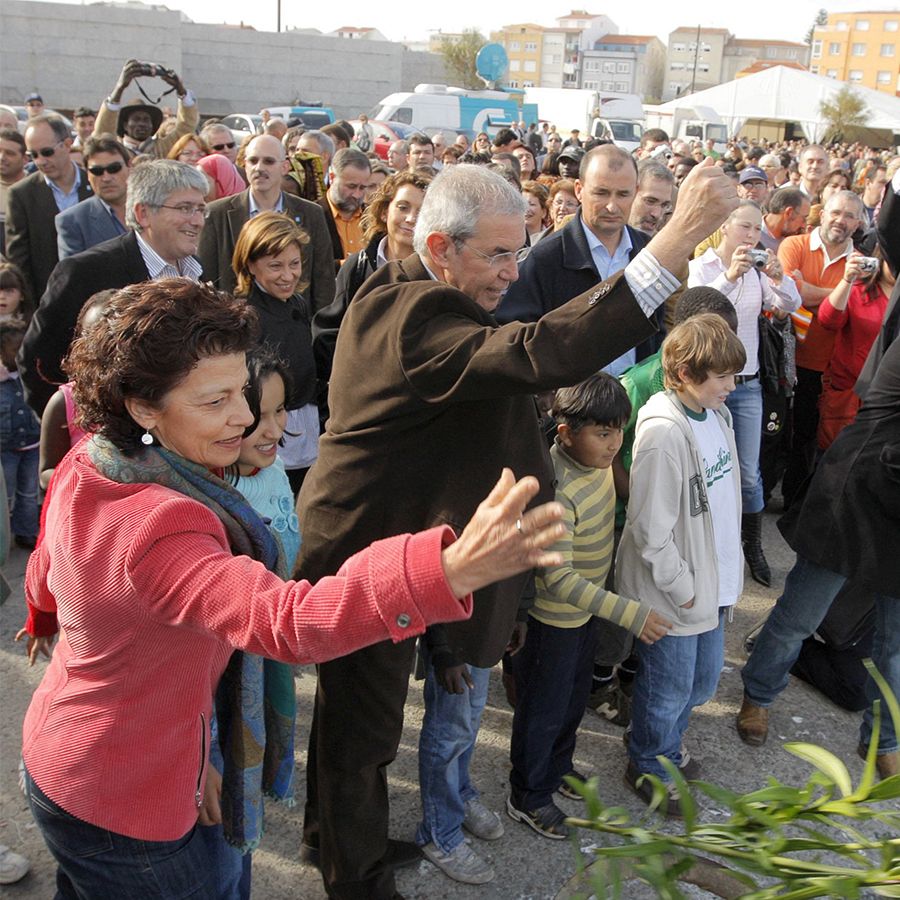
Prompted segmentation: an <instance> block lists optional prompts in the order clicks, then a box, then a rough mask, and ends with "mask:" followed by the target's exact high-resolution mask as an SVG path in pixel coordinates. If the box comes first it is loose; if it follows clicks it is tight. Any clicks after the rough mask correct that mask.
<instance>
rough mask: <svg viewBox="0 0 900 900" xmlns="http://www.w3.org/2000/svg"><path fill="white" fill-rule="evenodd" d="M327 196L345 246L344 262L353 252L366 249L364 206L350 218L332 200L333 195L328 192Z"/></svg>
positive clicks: (342, 244) (332, 215) (342, 243)
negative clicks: (346, 217) (363, 225)
mask: <svg viewBox="0 0 900 900" xmlns="http://www.w3.org/2000/svg"><path fill="white" fill-rule="evenodd" d="M326 196H327V197H328V207H329V209H330V210H331V217H332V218H333V219H334V224H335V226H336V227H337V232H338V234H339V235H340V237H341V246H342V247H343V248H344V256H343V259H342V260H341V262H343V261H344V260H345V259H346V258H347V257H348V256H349V255H350V254H351V253H356V252H357V250H363V249H365V246H366V242H365V240H364V239H363V233H362V226H361V225H360V222H361V221H362V208H359V209H357V210H356V212H355V213H353V215H352V216H351V217H350V218H349V220H348V219H345V218H344V217H343V216H342V215H341V211H340V210H339V209H338V208H337V207H336V206H335V205H334V203H332V202H331V196H330V195H327V194H326Z"/></svg>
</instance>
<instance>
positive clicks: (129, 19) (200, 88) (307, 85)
mask: <svg viewBox="0 0 900 900" xmlns="http://www.w3.org/2000/svg"><path fill="white" fill-rule="evenodd" d="M0 34H2V35H3V52H2V54H0V102H4V103H10V104H21V103H22V100H23V98H24V96H25V95H26V94H28V93H29V92H31V91H33V90H38V91H40V92H41V94H42V96H43V98H44V102H45V103H46V104H47V105H48V106H51V107H55V108H58V109H71V108H73V107H76V106H81V105H88V106H96V105H99V103H100V101H101V100H102V99H103V98H104V97H106V95H107V94H108V93H109V92H110V90H112V87H113V85H114V84H115V81H116V78H117V77H118V74H119V71H120V70H121V67H122V64H123V63H124V61H125V60H126V59H129V58H131V57H134V58H137V59H143V60H147V61H149V62H158V63H162V64H163V65H165V66H169V67H171V68H174V69H175V70H176V71H178V72H179V73H180V74H181V76H182V78H183V79H184V82H185V84H186V85H187V86H188V87H189V88H190V89H191V90H192V91H194V93H195V94H196V96H197V98H198V100H199V103H200V111H201V113H202V114H204V115H213V114H215V115H224V114H225V113H228V112H256V111H257V110H259V108H260V107H261V106H265V105H272V106H275V105H284V104H288V103H291V102H293V101H294V100H295V99H297V98H302V99H304V100H321V101H323V102H324V103H325V104H326V105H327V106H331V107H332V108H333V109H334V111H335V113H336V114H337V115H338V116H339V117H347V118H350V117H355V116H356V115H357V114H358V113H360V112H366V111H368V110H369V109H370V108H371V107H372V106H374V105H375V104H376V103H377V102H378V101H379V100H380V99H381V98H382V97H384V96H385V95H387V94H390V93H392V92H394V91H401V90H412V89H413V88H414V87H415V85H416V84H419V83H420V82H438V83H441V82H445V81H446V75H445V71H444V63H443V59H442V58H441V57H440V56H438V55H437V54H433V53H416V52H414V51H410V50H407V49H406V48H405V47H403V45H402V44H395V43H389V42H382V41H347V40H342V39H341V38H336V37H326V36H324V35H322V36H319V35H310V34H297V33H294V32H282V33H281V34H276V33H274V32H260V31H253V30H250V29H241V28H230V27H226V26H221V25H199V24H194V23H191V22H186V21H182V19H181V14H180V13H179V12H173V11H169V10H160V9H153V8H152V7H145V6H143V5H141V4H133V5H130V6H129V7H127V8H122V7H116V6H107V5H103V4H92V5H90V6H75V5H69V4H63V3H34V2H24V0H2V2H0ZM161 86H162V82H159V81H150V80H147V81H146V82H145V83H144V89H145V90H146V91H147V93H148V94H149V95H150V96H151V98H152V99H156V96H158V90H159V89H160V87H161ZM154 91H157V93H156V94H154ZM136 95H137V90H136V89H134V88H132V89H129V91H127V92H126V95H125V99H126V100H129V99H131V98H132V97H133V96H136ZM168 102H170V100H167V101H164V103H168Z"/></svg>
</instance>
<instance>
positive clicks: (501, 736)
mask: <svg viewBox="0 0 900 900" xmlns="http://www.w3.org/2000/svg"><path fill="white" fill-rule="evenodd" d="M774 522H775V517H774V516H773V515H767V516H766V518H765V531H764V541H765V546H766V551H767V555H768V558H769V562H770V563H771V565H772V569H773V577H774V585H773V587H772V588H771V589H763V588H761V587H760V586H759V585H757V584H755V583H754V582H753V581H751V580H750V579H749V575H748V576H747V584H746V587H745V591H744V595H743V597H742V599H741V601H740V603H739V605H738V607H737V610H736V612H735V616H734V621H733V623H731V624H730V625H729V626H728V631H727V650H726V666H725V669H724V671H723V673H722V681H721V685H720V688H719V692H718V695H717V696H716V698H715V700H714V701H712V702H711V703H709V704H707V705H706V706H704V707H703V708H702V709H700V710H698V711H697V712H696V714H695V715H694V717H693V719H692V722H691V725H690V728H689V730H688V733H687V738H686V743H687V746H688V748H689V750H690V752H691V754H692V755H693V756H695V757H696V758H697V759H698V760H699V761H700V762H701V763H702V766H703V777H704V779H705V780H708V781H712V782H716V783H718V784H721V785H724V786H727V787H728V788H730V789H732V790H736V791H747V790H750V789H752V788H755V787H758V786H761V785H762V784H763V783H764V781H765V779H766V777H767V776H768V775H770V774H771V775H775V776H776V777H778V778H779V779H781V780H782V781H785V782H788V783H794V784H799V783H802V782H805V781H806V779H807V777H808V775H809V767H808V766H807V765H806V764H805V763H803V762H802V761H800V760H799V759H797V758H796V757H794V756H792V755H790V754H789V753H788V752H787V751H785V750H784V749H783V748H782V746H781V745H782V743H783V742H784V741H786V740H809V741H813V742H816V743H820V744H822V745H823V746H825V747H828V748H829V749H831V750H832V751H833V752H835V753H837V754H838V755H839V756H840V757H841V758H843V759H844V760H845V762H846V763H847V765H848V766H849V768H850V772H851V775H852V776H853V778H854V780H856V779H858V777H859V774H860V771H861V768H862V762H861V761H860V760H859V759H858V758H857V756H856V753H855V748H856V743H857V725H858V719H859V717H858V716H856V715H852V714H850V713H847V712H844V711H843V710H841V709H839V708H837V707H835V706H833V705H832V704H831V703H830V702H828V701H827V700H825V699H824V698H823V697H822V696H821V695H819V694H817V693H816V692H814V691H813V690H812V689H810V688H808V687H807V686H806V685H804V684H802V683H801V682H799V681H797V680H796V679H792V680H791V684H790V685H789V687H788V689H787V690H786V691H785V693H784V695H783V696H782V698H781V699H780V700H779V702H778V704H777V705H776V706H775V708H774V710H773V715H772V730H771V734H770V739H769V743H768V744H767V745H766V746H765V747H763V748H760V749H753V748H750V747H747V746H745V745H744V744H743V743H741V741H740V740H739V739H738V737H737V734H736V732H735V729H734V716H735V713H736V712H737V709H738V706H739V703H740V697H741V685H740V678H739V670H740V666H741V665H742V662H743V659H744V654H743V651H742V649H741V644H742V639H743V636H744V634H745V633H746V632H747V631H749V630H750V628H751V627H752V626H753V625H755V624H756V623H757V622H758V621H759V620H760V619H761V618H763V617H764V616H765V614H766V613H767V611H768V609H769V608H770V607H771V605H772V603H773V601H774V600H775V598H776V597H777V596H778V592H779V589H780V588H781V586H782V585H783V584H784V577H785V574H786V573H787V571H788V568H789V567H790V565H791V563H792V561H793V555H792V553H791V552H790V550H789V549H788V548H787V546H786V545H785V544H784V542H783V541H782V539H781V537H780V535H779V534H778V532H777V530H776V528H775V525H774ZM25 563H26V556H25V554H24V553H22V551H16V550H14V551H13V554H12V557H11V559H10V562H9V564H8V566H7V568H6V573H7V576H8V577H9V579H10V580H11V581H12V582H13V584H14V588H15V591H14V594H13V596H12V597H11V598H10V599H9V601H8V602H7V603H6V604H5V605H4V606H3V607H2V608H0V684H2V707H0V709H2V714H3V727H2V729H0V843H4V844H8V845H9V846H11V847H12V848H13V849H15V850H17V851H18V852H20V853H24V854H25V855H26V856H27V857H28V858H29V859H30V860H31V864H32V871H31V873H30V874H29V875H28V876H27V877H26V878H25V879H24V880H23V881H21V882H20V883H19V884H17V885H15V886H11V887H8V888H4V889H2V894H3V895H4V896H8V897H9V898H10V900H37V898H48V897H51V896H52V895H53V890H54V889H53V881H54V866H53V864H52V860H51V858H50V856H49V854H48V852H47V850H46V848H45V847H44V845H43V843H42V840H41V837H40V834H39V833H38V832H37V830H36V829H35V828H34V826H33V824H32V822H31V816H30V814H29V812H28V809H27V807H26V804H25V800H24V798H23V797H22V795H21V793H20V792H19V790H18V786H17V779H16V767H17V763H18V759H19V750H20V743H21V731H20V726H21V722H22V718H23V715H24V712H25V709H26V708H27V705H28V702H29V698H30V696H31V693H32V691H33V690H34V688H35V686H36V685H37V684H38V682H39V680H40V678H41V674H42V671H43V664H41V663H39V664H38V665H37V666H36V667H35V668H33V669H29V667H28V665H27V662H26V659H25V657H24V654H23V650H22V647H21V645H17V644H14V643H13V636H14V635H15V633H16V631H17V629H18V628H19V627H20V626H21V624H22V622H23V621H24V618H25V612H24V601H23V597H22V574H23V572H24V568H25ZM314 687H315V673H314V671H313V670H311V669H307V670H304V672H303V676H302V678H300V679H299V680H298V682H297V689H298V697H299V701H300V714H299V719H298V725H297V731H298V740H297V745H298V753H297V763H298V770H299V779H298V780H299V784H298V793H297V796H298V797H299V798H301V800H302V798H303V796H304V783H303V767H304V762H305V758H306V738H307V728H308V724H309V721H310V713H311V699H312V695H313V691H314ZM406 713H407V715H406V727H405V729H404V732H403V740H402V743H401V745H400V751H399V754H398V757H397V761H396V762H395V763H394V765H393V766H391V769H390V785H391V820H392V827H391V831H392V834H393V835H395V836H397V837H401V838H406V839H411V837H412V835H413V832H414V830H415V827H416V822H417V817H418V813H419V799H418V792H417V784H418V777H417V752H416V747H417V736H418V729H419V726H420V723H421V718H422V695H421V688H420V686H419V685H417V684H416V683H414V682H413V683H411V685H410V695H409V702H408V705H407V709H406ZM135 714H136V715H140V710H139V709H135ZM511 722H512V712H511V710H510V708H509V706H508V705H507V703H506V700H505V697H504V694H503V688H502V686H501V684H500V673H499V668H498V670H497V671H496V672H495V675H494V677H493V679H492V683H491V692H490V697H489V700H488V706H487V709H486V710H485V715H484V722H483V725H482V729H481V734H480V737H479V742H478V749H477V751H476V754H475V757H474V761H473V772H474V780H475V783H476V784H477V785H478V786H479V787H480V789H481V791H482V794H483V799H484V800H485V802H486V803H487V804H488V805H489V806H491V807H492V808H494V809H497V810H502V809H503V808H504V805H505V797H506V784H507V774H508V744H509V732H510V727H511ZM621 735H622V731H621V729H619V728H616V727H614V726H611V725H609V724H608V723H606V722H605V721H601V720H600V719H599V718H598V717H597V716H596V715H594V714H593V713H587V714H586V715H585V718H584V721H583V724H582V729H581V733H580V736H579V741H578V749H577V755H576V765H577V767H578V768H579V769H580V770H581V771H583V772H585V773H593V774H596V775H598V776H599V777H600V779H601V783H602V784H603V794H602V796H603V798H604V799H605V800H607V801H608V802H610V803H613V804H616V805H623V806H625V807H626V808H628V809H630V810H633V811H635V812H637V811H639V810H640V809H641V804H640V802H639V801H637V799H636V798H635V797H634V795H633V794H631V793H630V792H629V791H628V789H627V788H626V787H625V786H624V784H623V782H622V774H623V771H624V768H625V762H626V759H625V750H624V747H623V745H622V740H621ZM135 802H137V799H136V800H135ZM560 805H561V806H562V807H563V808H564V809H565V810H566V811H568V812H570V813H572V814H573V815H574V814H577V813H578V811H579V804H577V803H574V802H571V801H567V800H563V799H562V798H560ZM704 816H705V817H706V818H707V820H708V821H711V822H712V821H716V819H717V818H718V819H720V820H721V817H722V814H721V812H720V811H717V810H716V809H714V808H712V805H711V804H709V803H706V804H705V809H704ZM267 817H268V831H267V834H266V836H265V838H264V840H263V843H262V846H261V848H260V849H259V850H258V851H257V852H256V853H255V854H254V863H253V868H254V878H253V883H254V892H253V895H254V897H256V898H260V900H287V898H298V897H299V898H304V900H318V898H322V897H324V896H325V893H324V890H323V889H322V884H321V880H320V878H319V876H318V873H317V872H316V871H315V870H314V869H311V868H309V867H306V866H304V865H301V864H300V863H299V862H298V860H297V847H298V844H299V837H300V826H301V821H302V804H301V805H300V806H299V807H298V808H296V809H284V808H281V807H278V806H277V805H276V804H270V805H269V806H268V807H267ZM503 820H504V825H505V827H506V834H505V835H504V837H503V838H501V839H500V840H499V841H495V842H492V843H484V842H481V841H475V844H476V845H477V850H478V852H479V853H482V854H483V855H484V856H486V857H487V858H488V859H489V860H490V861H491V862H492V863H493V865H494V868H495V870H496V878H495V879H494V881H493V882H492V883H491V884H488V885H483V886H480V887H468V886H465V885H460V884H456V883H455V882H453V881H450V880H449V879H448V878H446V877H445V876H444V875H443V874H442V873H441V872H439V871H438V870H437V869H436V868H434V867H433V866H432V865H431V864H430V863H427V862H422V863H420V864H418V865H417V866H416V867H414V868H411V869H407V870H404V871H402V872H400V873H399V874H398V879H397V882H398V887H399V890H400V892H401V893H402V894H403V895H404V896H406V897H408V898H426V897H427V898H429V900H438V898H454V900H455V898H474V897H480V898H484V900H488V898H504V900H545V898H552V897H554V896H555V895H556V893H557V891H559V889H560V887H561V886H562V885H563V884H564V883H565V882H566V880H567V879H568V878H569V877H570V876H571V875H572V874H573V873H574V872H575V870H576V848H575V847H573V846H572V845H570V844H569V843H567V842H563V841H559V842H556V841H548V840H546V839H545V838H542V837H540V836H539V835H536V834H534V833H533V832H532V831H531V830H530V829H528V828H526V827H525V826H524V825H521V824H517V823H514V822H512V821H511V820H510V819H509V818H508V817H507V816H506V815H505V813H504V814H503ZM596 839H597V835H595V834H593V833H591V832H582V833H580V834H579V835H578V840H577V842H576V843H577V845H578V846H580V847H581V848H582V849H588V848H589V847H590V846H591V845H592V844H595V843H596ZM632 896H634V897H637V894H636V893H635V894H632Z"/></svg>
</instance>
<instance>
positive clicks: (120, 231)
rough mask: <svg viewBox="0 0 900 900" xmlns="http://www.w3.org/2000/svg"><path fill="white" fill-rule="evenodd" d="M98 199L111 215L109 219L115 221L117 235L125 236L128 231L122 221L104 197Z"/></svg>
mask: <svg viewBox="0 0 900 900" xmlns="http://www.w3.org/2000/svg"><path fill="white" fill-rule="evenodd" d="M97 199H98V200H99V201H100V202H101V203H102V204H103V208H104V209H105V210H106V211H107V212H108V213H109V217H110V218H111V219H112V220H113V225H114V226H115V229H116V234H125V232H126V231H128V229H127V228H126V227H125V226H124V225H123V224H122V222H121V220H120V219H119V217H118V216H117V215H116V211H115V210H114V209H113V208H112V207H111V206H110V205H109V204H108V203H107V202H106V201H105V200H104V199H103V198H102V197H98V198H97Z"/></svg>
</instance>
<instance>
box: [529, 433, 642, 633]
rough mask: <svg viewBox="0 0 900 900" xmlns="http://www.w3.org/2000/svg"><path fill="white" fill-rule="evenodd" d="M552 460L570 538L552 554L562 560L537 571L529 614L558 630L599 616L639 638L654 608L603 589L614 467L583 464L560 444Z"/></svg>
mask: <svg viewBox="0 0 900 900" xmlns="http://www.w3.org/2000/svg"><path fill="white" fill-rule="evenodd" d="M550 456H551V457H552V459H553V468H554V470H555V472H556V482H557V484H556V500H557V502H559V503H561V504H562V506H563V509H564V510H565V513H564V515H563V524H564V525H565V526H566V534H565V535H564V536H563V537H562V538H560V540H559V541H557V542H556V544H555V545H554V547H553V550H555V551H556V552H558V553H561V554H562V557H563V562H562V564H561V565H559V566H553V567H552V568H547V569H544V570H543V571H541V572H539V574H538V577H537V596H536V597H535V601H534V606H532V608H531V611H530V613H531V615H532V616H533V617H534V618H535V619H537V620H538V621H539V622H543V623H544V624H545V625H554V626H556V627H557V628H578V627H580V626H581V625H584V624H585V622H587V621H588V620H589V619H590V617H591V616H597V617H599V618H601V619H608V620H609V621H610V622H613V623H615V624H616V625H621V626H622V627H623V628H627V629H628V630H629V631H633V632H634V633H635V634H640V633H641V629H642V628H643V627H644V623H645V622H646V621H647V616H648V615H649V614H650V609H651V608H650V607H649V606H647V605H645V604H643V603H640V602H638V601H635V600H628V599H626V598H625V597H620V596H619V595H618V594H614V593H612V591H607V590H606V589H605V588H604V587H603V584H604V582H605V581H606V576H607V574H608V572H609V567H610V564H611V563H612V554H613V546H614V526H615V508H616V496H615V489H614V487H613V476H612V469H594V468H590V467H588V466H582V465H581V464H580V463H577V462H575V460H574V459H572V458H571V457H570V456H569V455H568V454H567V453H566V452H565V451H564V450H563V449H562V448H561V447H560V445H559V441H557V442H556V444H554V446H553V447H552V448H551V450H550Z"/></svg>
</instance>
